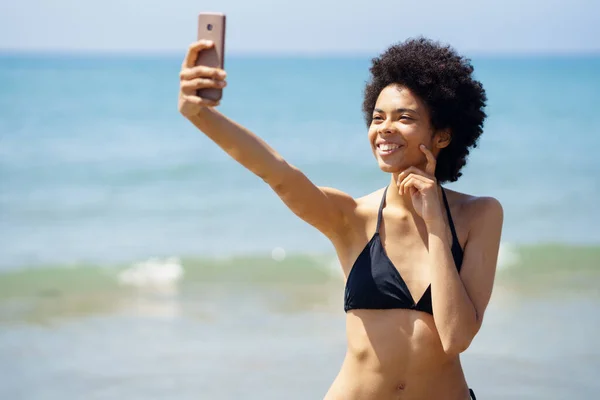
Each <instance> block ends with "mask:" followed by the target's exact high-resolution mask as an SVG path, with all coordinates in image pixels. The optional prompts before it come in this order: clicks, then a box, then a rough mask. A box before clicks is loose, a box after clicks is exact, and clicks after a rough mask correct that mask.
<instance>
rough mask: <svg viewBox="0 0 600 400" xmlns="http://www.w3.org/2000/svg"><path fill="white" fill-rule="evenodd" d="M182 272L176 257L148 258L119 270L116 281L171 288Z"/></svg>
mask: <svg viewBox="0 0 600 400" xmlns="http://www.w3.org/2000/svg"><path fill="white" fill-rule="evenodd" d="M183 274H184V271H183V267H182V266H181V261H180V259H179V258H177V257H169V258H166V259H160V258H150V259H149V260H146V261H142V262H139V263H135V264H133V265H132V266H131V267H130V268H128V269H126V270H124V271H121V272H120V273H119V275H118V281H119V284H121V285H126V286H134V287H148V288H157V289H162V288H172V287H174V286H176V285H177V283H178V282H179V281H180V280H181V278H182V277H183Z"/></svg>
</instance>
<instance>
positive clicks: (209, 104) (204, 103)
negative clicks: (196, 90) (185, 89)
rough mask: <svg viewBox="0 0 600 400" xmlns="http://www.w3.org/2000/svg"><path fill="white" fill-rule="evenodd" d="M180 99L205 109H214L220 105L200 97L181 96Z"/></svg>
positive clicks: (218, 102)
mask: <svg viewBox="0 0 600 400" xmlns="http://www.w3.org/2000/svg"><path fill="white" fill-rule="evenodd" d="M182 98H183V99H184V100H185V101H187V102H189V103H192V104H195V105H198V106H205V107H216V106H218V105H219V104H220V103H221V102H220V101H214V100H209V99H203V98H202V97H198V96H189V95H183V96H182Z"/></svg>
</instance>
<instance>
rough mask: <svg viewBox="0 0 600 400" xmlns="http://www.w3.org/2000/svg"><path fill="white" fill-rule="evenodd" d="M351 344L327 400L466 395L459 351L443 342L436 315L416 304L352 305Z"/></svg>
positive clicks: (431, 399)
mask: <svg viewBox="0 0 600 400" xmlns="http://www.w3.org/2000/svg"><path fill="white" fill-rule="evenodd" d="M346 332H347V340H348V349H347V352H346V357H345V359H344V363H343V365H342V368H341V370H340V372H339V374H338V376H337V377H336V379H335V381H334V382H333V385H332V386H331V388H330V390H329V392H328V393H327V395H326V396H325V399H326V400H338V399H344V400H358V399H360V400H387V399H390V400H392V399H402V400H422V399H428V400H436V399H440V400H441V399H443V400H466V399H468V398H469V394H468V387H467V384H466V381H465V377H464V374H463V371H462V367H461V365H460V359H459V357H458V356H448V355H447V354H446V353H445V352H444V349H443V347H442V343H441V341H440V338H439V334H438V332H437V329H436V327H435V324H434V321H433V317H432V316H431V315H429V314H427V313H424V312H420V311H414V310H398V309H394V310H352V311H349V312H348V313H347V317H346Z"/></svg>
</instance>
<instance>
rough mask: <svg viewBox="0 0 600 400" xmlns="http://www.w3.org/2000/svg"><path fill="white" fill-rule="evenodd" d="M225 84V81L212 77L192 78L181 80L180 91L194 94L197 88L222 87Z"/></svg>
mask: <svg viewBox="0 0 600 400" xmlns="http://www.w3.org/2000/svg"><path fill="white" fill-rule="evenodd" d="M225 86H227V82H225V81H216V80H214V79H202V78H199V79H192V80H189V81H183V82H181V91H182V92H183V93H185V94H194V92H195V91H196V90H198V89H206V88H215V89H222V88H224V87H225Z"/></svg>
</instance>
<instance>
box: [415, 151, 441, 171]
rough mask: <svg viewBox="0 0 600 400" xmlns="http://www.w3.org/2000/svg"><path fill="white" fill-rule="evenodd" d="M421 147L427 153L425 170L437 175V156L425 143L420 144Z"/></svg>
mask: <svg viewBox="0 0 600 400" xmlns="http://www.w3.org/2000/svg"><path fill="white" fill-rule="evenodd" d="M419 148H420V149H421V151H422V152H423V153H424V154H425V157H427V166H426V167H425V172H427V173H428V174H430V175H435V166H436V162H437V161H436V159H435V156H434V155H433V153H432V152H431V150H429V149H428V148H427V146H425V145H424V144H422V145H421V146H419Z"/></svg>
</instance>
